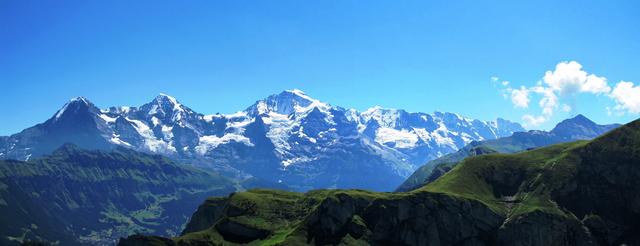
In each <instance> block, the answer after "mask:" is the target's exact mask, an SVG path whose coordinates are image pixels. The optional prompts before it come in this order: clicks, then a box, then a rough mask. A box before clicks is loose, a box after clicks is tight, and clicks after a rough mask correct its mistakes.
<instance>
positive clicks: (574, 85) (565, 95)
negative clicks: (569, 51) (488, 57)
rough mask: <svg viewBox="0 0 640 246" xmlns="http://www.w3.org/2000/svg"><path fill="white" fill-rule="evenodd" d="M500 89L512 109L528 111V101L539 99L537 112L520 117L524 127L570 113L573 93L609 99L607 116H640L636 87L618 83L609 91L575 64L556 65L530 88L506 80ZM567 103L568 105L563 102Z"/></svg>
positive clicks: (601, 80)
mask: <svg viewBox="0 0 640 246" xmlns="http://www.w3.org/2000/svg"><path fill="white" fill-rule="evenodd" d="M494 78H495V80H494V82H497V81H498V80H499V78H498V77H495V76H494V77H492V80H493V79H494ZM502 86H503V89H501V91H502V95H503V96H504V97H505V98H507V99H510V100H511V102H512V103H513V106H514V107H515V108H523V109H528V108H530V107H529V106H530V102H531V101H532V100H539V101H538V106H539V108H540V110H541V112H540V113H538V114H525V115H524V116H522V120H523V122H524V123H525V125H526V126H537V125H540V124H542V123H544V122H546V121H547V120H549V119H550V118H551V117H552V116H553V115H554V114H555V112H556V110H561V111H563V112H571V111H572V110H574V106H575V101H574V100H575V99H576V97H575V96H576V95H577V94H592V95H603V94H604V95H607V96H608V97H609V98H612V99H613V100H614V101H615V103H616V105H615V107H607V108H606V110H607V114H608V115H623V114H624V113H625V112H629V113H640V85H638V86H635V85H634V84H633V83H631V82H624V81H621V82H620V83H618V84H617V85H616V86H615V88H614V89H613V90H612V88H611V87H609V85H608V82H607V78H605V77H602V76H598V75H595V74H589V73H588V72H587V71H584V70H583V67H582V65H581V64H580V63H578V62H576V61H568V62H566V61H565V62H560V63H558V64H557V65H556V66H555V69H554V70H552V71H547V72H545V73H544V76H543V77H542V79H541V80H538V81H537V82H536V83H535V85H532V86H530V87H528V86H521V87H520V88H516V89H514V88H512V87H511V86H510V83H509V82H508V81H506V80H504V81H503V82H502ZM567 100H569V101H570V103H564V101H567ZM570 105H571V106H570ZM614 111H615V112H614Z"/></svg>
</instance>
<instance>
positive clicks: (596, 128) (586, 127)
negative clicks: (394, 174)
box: [396, 115, 620, 191]
mask: <svg viewBox="0 0 640 246" xmlns="http://www.w3.org/2000/svg"><path fill="white" fill-rule="evenodd" d="M619 126H620V125H619V124H610V125H598V124H596V123H595V122H593V121H591V120H589V119H588V118H587V117H585V116H583V115H577V116H575V117H573V118H571V119H566V120H563V121H562V122H560V123H558V124H557V125H556V126H555V127H554V128H553V129H552V130H551V131H549V132H546V131H528V132H515V133H513V135H512V136H509V137H503V138H498V139H491V140H484V141H473V142H471V143H469V144H468V145H467V146H465V147H463V148H462V149H460V150H458V151H456V152H453V153H450V154H447V155H444V156H442V157H440V158H438V159H435V160H431V161H429V162H428V163H426V164H425V165H423V166H421V167H420V168H418V169H417V170H416V171H415V172H413V174H411V176H409V177H408V178H407V179H406V180H405V181H404V182H403V183H402V184H401V185H400V186H399V187H398V188H397V189H396V191H410V190H414V189H417V188H420V187H422V186H424V185H425V184H428V183H430V182H433V181H434V180H436V179H437V178H439V177H440V176H442V175H443V174H444V173H446V172H448V171H449V170H451V168H452V167H453V166H455V165H457V164H458V163H459V162H460V161H462V160H464V159H465V158H467V157H470V156H477V155H483V154H490V153H516V152H520V151H524V150H528V149H534V148H539V147H544V146H549V145H552V144H558V143H566V142H572V141H577V140H590V139H593V138H595V137H597V136H600V135H602V134H604V133H606V132H608V131H610V130H612V129H615V128H616V127H619Z"/></svg>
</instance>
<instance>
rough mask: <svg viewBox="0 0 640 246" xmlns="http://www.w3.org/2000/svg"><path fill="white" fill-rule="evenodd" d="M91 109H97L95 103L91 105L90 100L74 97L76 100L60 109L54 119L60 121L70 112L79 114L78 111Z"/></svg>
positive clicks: (73, 99) (71, 100)
mask: <svg viewBox="0 0 640 246" xmlns="http://www.w3.org/2000/svg"><path fill="white" fill-rule="evenodd" d="M89 108H91V109H93V108H95V106H94V105H93V103H91V102H90V101H89V100H87V99H86V98H84V97H74V98H71V99H70V100H69V102H67V103H66V104H65V105H64V106H62V108H60V109H59V110H58V112H56V114H55V116H54V118H55V119H59V118H60V117H62V116H63V115H64V114H65V112H67V111H70V110H71V111H76V112H77V111H78V110H81V109H89Z"/></svg>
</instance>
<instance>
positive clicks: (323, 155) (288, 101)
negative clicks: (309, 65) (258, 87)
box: [0, 90, 523, 190]
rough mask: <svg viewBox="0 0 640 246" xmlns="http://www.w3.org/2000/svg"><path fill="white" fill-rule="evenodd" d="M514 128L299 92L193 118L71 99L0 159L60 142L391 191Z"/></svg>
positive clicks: (164, 109)
mask: <svg viewBox="0 0 640 246" xmlns="http://www.w3.org/2000/svg"><path fill="white" fill-rule="evenodd" d="M522 130H523V128H522V127H521V126H520V125H519V124H517V123H513V122H509V121H506V120H503V119H498V120H496V121H489V122H485V121H480V120H472V119H469V118H464V117H462V116H460V115H457V114H453V113H440V112H436V113H434V114H426V113H410V112H406V111H404V110H399V109H384V108H381V107H374V108H371V109H369V110H366V111H365V112H358V111H356V110H353V109H344V108H341V107H336V106H331V105H329V104H327V103H324V102H321V101H319V100H317V99H314V98H311V97H309V96H308V95H306V94H305V93H304V92H302V91H300V90H288V91H283V92H281V93H279V94H275V95H271V96H269V97H267V98H265V99H262V100H258V101H257V102H256V103H254V104H253V105H251V106H249V107H248V108H246V109H245V110H243V111H239V112H237V113H235V114H227V115H223V114H214V115H204V114H201V113H197V112H195V111H193V110H191V109H190V108H189V107H187V106H185V105H183V104H181V103H180V102H179V101H178V100H176V99H175V98H173V97H171V96H168V95H165V94H160V95H159V96H157V97H156V98H154V99H153V100H152V101H151V102H149V103H147V104H144V105H142V106H140V107H110V108H107V109H102V110H101V109H99V108H97V107H96V106H95V105H94V104H93V103H91V102H90V101H89V100H87V99H86V98H82V97H78V98H74V99H72V100H71V101H69V102H68V103H67V104H65V105H64V106H63V107H62V108H61V109H60V110H58V112H56V114H54V116H53V117H52V118H50V119H49V120H47V121H45V122H44V123H42V124H38V125H36V126H33V127H31V128H27V129H25V130H24V131H22V132H20V133H17V134H14V135H12V136H9V137H3V138H0V158H1V159H19V160H28V159H29V158H33V157H37V156H41V155H45V154H48V153H50V152H51V151H53V150H54V149H56V148H57V147H59V146H60V145H62V144H64V143H67V142H69V143H74V144H77V145H78V146H81V147H82V148H88V149H112V148H114V147H116V146H122V147H127V148H131V149H134V150H137V151H143V152H148V153H156V154H162V155H165V156H169V157H171V158H173V159H176V160H179V161H181V162H188V163H192V164H194V165H198V166H206V167H211V168H214V169H216V170H219V171H221V172H222V173H224V174H225V175H228V176H236V177H241V178H246V177H251V176H253V177H257V178H259V179H263V180H266V181H269V182H278V183H282V184H285V185H288V186H290V187H291V188H292V189H294V190H308V189H313V188H366V189H373V190H391V189H393V188H395V186H397V185H398V184H400V183H401V182H402V181H403V180H404V178H405V177H407V176H408V175H409V174H411V172H412V171H413V170H414V169H415V168H417V167H418V166H419V165H420V164H422V163H425V162H426V161H428V160H432V159H434V158H437V157H440V156H442V155H444V154H447V153H451V152H453V151H456V150H457V149H459V148H461V147H463V146H464V145H466V144H468V143H470V142H471V141H478V140H487V139H495V138H498V137H504V136H509V135H511V134H512V133H513V132H517V131H522Z"/></svg>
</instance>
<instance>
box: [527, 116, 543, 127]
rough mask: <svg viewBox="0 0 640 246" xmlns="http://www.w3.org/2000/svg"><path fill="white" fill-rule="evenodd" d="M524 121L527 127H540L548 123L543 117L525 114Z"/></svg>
mask: <svg viewBox="0 0 640 246" xmlns="http://www.w3.org/2000/svg"><path fill="white" fill-rule="evenodd" d="M522 121H524V125H525V126H526V127H532V126H539V125H540V124H542V123H544V122H545V121H547V118H546V117H544V116H542V115H540V116H533V115H530V114H525V115H524V116H522Z"/></svg>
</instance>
